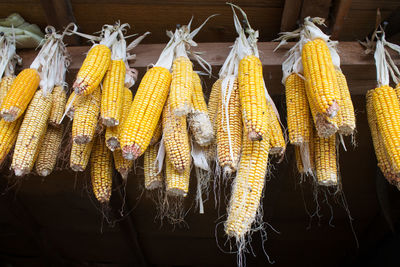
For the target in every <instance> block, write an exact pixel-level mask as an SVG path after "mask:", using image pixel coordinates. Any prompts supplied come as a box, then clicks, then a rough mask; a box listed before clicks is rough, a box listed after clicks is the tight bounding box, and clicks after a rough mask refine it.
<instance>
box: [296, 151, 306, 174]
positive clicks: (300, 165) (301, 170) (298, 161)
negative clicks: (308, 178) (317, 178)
mask: <svg viewBox="0 0 400 267" xmlns="http://www.w3.org/2000/svg"><path fill="white" fill-rule="evenodd" d="M294 155H295V159H296V167H297V171H298V172H299V173H300V174H305V173H306V172H305V170H304V166H303V160H302V159H301V153H300V147H299V146H297V145H295V146H294Z"/></svg>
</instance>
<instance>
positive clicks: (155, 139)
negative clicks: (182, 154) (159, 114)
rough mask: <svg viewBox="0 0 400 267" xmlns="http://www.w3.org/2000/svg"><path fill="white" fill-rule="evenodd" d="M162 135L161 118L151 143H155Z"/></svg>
mask: <svg viewBox="0 0 400 267" xmlns="http://www.w3.org/2000/svg"><path fill="white" fill-rule="evenodd" d="M161 137H162V122H161V120H159V121H158V124H157V128H156V129H155V131H154V134H153V137H152V138H151V140H150V145H151V146H152V145H155V144H157V143H158V141H160V139H161Z"/></svg>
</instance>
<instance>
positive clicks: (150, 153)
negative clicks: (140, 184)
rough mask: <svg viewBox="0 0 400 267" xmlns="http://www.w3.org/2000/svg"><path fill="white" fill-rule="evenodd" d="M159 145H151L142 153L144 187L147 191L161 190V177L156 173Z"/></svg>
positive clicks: (160, 174)
mask: <svg viewBox="0 0 400 267" xmlns="http://www.w3.org/2000/svg"><path fill="white" fill-rule="evenodd" d="M158 148H159V145H151V146H149V147H148V148H147V150H146V152H144V163H143V166H144V167H143V168H144V187H145V188H146V189H147V190H153V189H157V188H162V183H163V175H162V173H159V172H158V168H157V165H156V158H157V153H158Z"/></svg>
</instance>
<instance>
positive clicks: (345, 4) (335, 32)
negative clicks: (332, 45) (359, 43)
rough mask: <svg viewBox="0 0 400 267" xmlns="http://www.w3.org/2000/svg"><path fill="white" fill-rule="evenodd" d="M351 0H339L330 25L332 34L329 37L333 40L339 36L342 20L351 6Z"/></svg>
mask: <svg viewBox="0 0 400 267" xmlns="http://www.w3.org/2000/svg"><path fill="white" fill-rule="evenodd" d="M351 3H352V0H339V1H338V4H337V8H336V12H335V16H334V22H333V25H332V31H331V32H332V35H331V38H332V39H333V40H338V39H339V36H340V32H341V31H342V29H343V24H344V20H345V19H346V17H347V14H348V13H349V10H350V7H351Z"/></svg>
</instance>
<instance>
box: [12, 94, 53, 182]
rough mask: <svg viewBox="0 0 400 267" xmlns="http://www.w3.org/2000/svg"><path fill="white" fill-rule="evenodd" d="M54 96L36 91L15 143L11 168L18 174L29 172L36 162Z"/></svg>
mask: <svg viewBox="0 0 400 267" xmlns="http://www.w3.org/2000/svg"><path fill="white" fill-rule="evenodd" d="M51 102H52V96H51V95H48V96H44V95H43V93H42V90H38V91H36V93H35V95H34V96H33V99H32V101H31V103H30V104H29V107H28V109H27V111H26V114H25V117H24V120H23V121H22V125H21V128H20V129H19V132H18V137H17V142H16V144H15V149H14V155H13V159H12V163H11V168H12V169H13V170H14V172H15V175H16V176H23V175H25V174H28V173H29V172H30V171H31V170H32V167H33V164H34V163H35V160H36V158H37V156H38V153H39V149H40V147H41V145H42V141H43V137H44V135H45V133H46V130H47V124H48V123H47V121H48V119H49V116H50V111H51Z"/></svg>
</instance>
